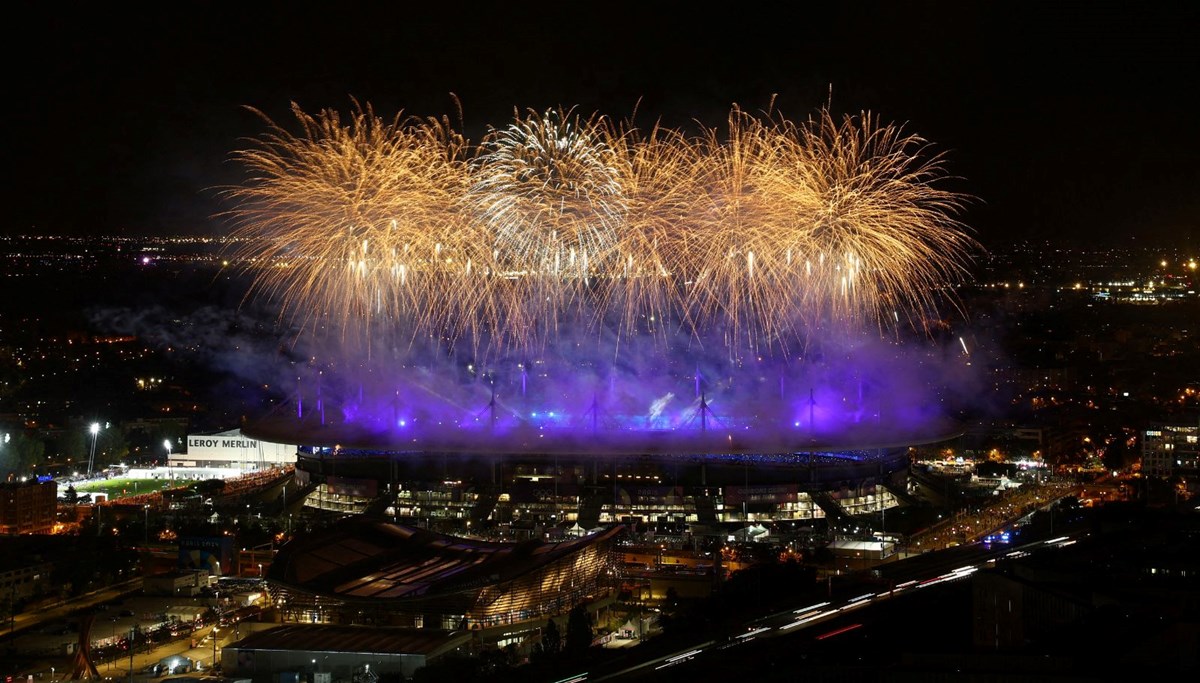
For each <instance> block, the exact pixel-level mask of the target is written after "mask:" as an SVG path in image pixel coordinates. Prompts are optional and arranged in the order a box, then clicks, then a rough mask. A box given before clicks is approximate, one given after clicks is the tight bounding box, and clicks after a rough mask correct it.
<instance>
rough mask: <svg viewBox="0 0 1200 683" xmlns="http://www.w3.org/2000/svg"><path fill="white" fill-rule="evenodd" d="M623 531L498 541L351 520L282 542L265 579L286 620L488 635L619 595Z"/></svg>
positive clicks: (366, 519)
mask: <svg viewBox="0 0 1200 683" xmlns="http://www.w3.org/2000/svg"><path fill="white" fill-rule="evenodd" d="M623 533H624V527H621V526H614V527H611V528H609V529H606V530H603V531H599V532H596V533H592V534H588V535H586V536H583V537H580V538H575V539H571V540H567V541H563V542H559V543H547V542H542V541H539V540H531V541H525V542H522V543H493V542H487V541H477V540H472V539H465V538H455V537H453V536H445V535H442V534H438V533H434V532H430V531H426V530H423V529H415V528H412V527H406V526H401V525H398V524H391V523H387V522H381V521H375V520H371V519H368V518H362V517H358V518H350V519H347V520H344V521H343V522H341V523H339V524H337V525H334V526H333V527H331V528H329V529H328V530H326V531H323V532H320V533H317V534H314V535H311V536H306V537H304V538H300V539H295V540H293V541H290V542H289V543H287V544H286V545H284V546H283V547H282V548H281V549H280V550H279V554H278V555H277V556H276V558H275V562H274V564H272V565H271V567H270V569H269V571H268V574H267V580H268V582H269V584H270V586H271V589H272V590H271V592H272V595H274V596H276V598H277V604H278V606H279V607H280V608H281V611H282V618H283V620H284V622H285V623H286V622H309V623H328V624H375V625H379V626H401V627H407V628H431V629H442V630H448V631H449V630H461V629H481V630H482V629H487V628H489V627H493V626H503V625H508V624H514V623H518V622H525V621H531V620H537V619H544V618H546V617H549V616H554V615H561V614H564V613H566V612H567V611H568V610H570V609H571V608H572V607H574V606H576V605H579V604H582V603H585V602H593V601H597V600H599V599H600V598H602V597H607V596H609V595H611V594H615V592H616V588H617V586H616V585H615V584H616V580H617V578H618V575H619V570H620V557H619V555H618V553H617V551H616V541H617V539H618V538H619V537H620V536H621V535H622V534H623Z"/></svg>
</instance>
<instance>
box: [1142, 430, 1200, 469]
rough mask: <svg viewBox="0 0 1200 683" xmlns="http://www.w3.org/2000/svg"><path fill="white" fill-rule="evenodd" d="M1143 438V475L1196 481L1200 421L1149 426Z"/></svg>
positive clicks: (1199, 459) (1198, 462)
mask: <svg viewBox="0 0 1200 683" xmlns="http://www.w3.org/2000/svg"><path fill="white" fill-rule="evenodd" d="M1143 437H1144V438H1143V439H1142V473H1143V474H1145V475H1146V476H1152V477H1175V476H1182V477H1184V478H1185V479H1189V480H1190V481H1192V482H1193V483H1194V482H1196V481H1198V479H1200V419H1195V420H1187V421H1183V420H1181V421H1176V422H1161V423H1158V424H1155V425H1151V426H1150V427H1148V428H1147V429H1146V430H1145V431H1144V432H1143Z"/></svg>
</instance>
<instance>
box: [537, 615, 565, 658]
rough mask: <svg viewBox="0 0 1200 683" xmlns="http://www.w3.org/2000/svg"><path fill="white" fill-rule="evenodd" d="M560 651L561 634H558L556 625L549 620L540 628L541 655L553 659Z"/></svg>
mask: <svg viewBox="0 0 1200 683" xmlns="http://www.w3.org/2000/svg"><path fill="white" fill-rule="evenodd" d="M561 649H562V634H560V633H559V632H558V624H555V623H554V620H553V619H551V620H549V621H547V622H546V625H545V626H543V627H542V653H543V654H545V655H549V656H551V657H553V656H554V655H556V654H558V651H559V650H561Z"/></svg>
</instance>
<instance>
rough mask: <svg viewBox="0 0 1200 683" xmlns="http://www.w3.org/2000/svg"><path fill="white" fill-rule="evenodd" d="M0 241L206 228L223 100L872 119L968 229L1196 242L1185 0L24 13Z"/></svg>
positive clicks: (991, 238)
mask: <svg viewBox="0 0 1200 683" xmlns="http://www.w3.org/2000/svg"><path fill="white" fill-rule="evenodd" d="M29 9H30V17H31V20H30V21H29V23H28V26H27V28H28V30H29V31H30V32H31V33H32V35H33V37H34V38H35V40H34V42H35V43H36V44H37V45H38V46H39V48H38V50H37V51H35V52H33V53H29V52H25V53H22V54H19V55H13V57H14V58H16V59H17V61H18V63H20V64H22V65H23V68H22V69H21V70H20V71H19V74H18V76H17V78H16V84H15V88H16V90H17V92H18V96H17V97H16V98H15V100H16V105H15V106H14V107H12V108H10V109H9V110H8V111H7V112H6V115H7V117H8V123H9V129H10V130H13V131H20V132H21V134H20V135H19V136H18V137H17V139H16V140H15V141H14V143H13V145H12V147H13V149H14V152H15V154H14V161H16V162H17V163H16V166H17V167H18V168H19V169H21V173H20V174H19V176H18V178H17V179H16V181H15V182H13V183H11V184H10V187H11V188H12V191H13V192H14V197H15V198H16V200H17V201H15V202H14V205H15V206H14V209H15V210H14V213H13V215H12V216H11V218H10V222H9V225H8V228H7V230H6V232H8V233H9V234H27V233H32V234H101V233H109V234H180V233H183V234H201V235H222V234H225V233H227V232H228V227H227V226H225V225H224V224H223V223H222V222H221V221H219V220H217V219H216V218H214V215H215V214H216V213H217V212H219V211H221V210H223V209H224V208H227V207H226V206H225V205H223V204H222V203H221V202H220V201H218V198H217V197H216V194H215V192H214V191H213V188H215V187H217V186H220V185H223V184H226V183H228V182H231V181H232V180H235V179H236V177H235V176H236V174H235V173H234V171H235V169H234V168H233V165H231V164H229V163H228V160H229V157H230V154H231V153H232V151H233V150H235V149H237V148H239V147H240V146H242V143H243V142H244V139H245V138H249V137H254V136H256V135H259V134H261V133H262V132H263V126H262V122H261V121H260V120H258V119H257V118H256V117H255V115H254V114H252V113H251V112H249V111H248V110H246V109H245V107H256V108H260V109H262V110H263V111H264V112H266V113H268V114H270V115H272V116H277V117H278V119H277V120H279V121H281V122H286V121H287V120H288V118H287V107H288V106H289V104H290V103H291V102H293V101H294V102H296V103H297V104H299V105H301V106H302V107H304V108H305V109H307V110H310V111H316V110H320V109H324V108H333V109H337V110H340V111H343V112H347V111H349V110H350V109H351V108H352V107H353V104H354V102H355V101H359V102H363V103H369V104H371V105H372V106H373V107H374V108H375V109H376V111H377V112H379V113H380V115H382V116H384V117H390V116H392V115H394V114H396V113H398V112H401V111H403V112H404V113H406V114H412V115H417V116H448V117H450V118H451V119H452V120H456V119H458V116H459V110H458V107H459V106H460V105H461V116H462V120H461V125H462V128H463V130H464V132H465V133H466V135H467V136H468V137H469V138H470V139H472V140H478V139H479V137H480V135H481V134H482V133H483V132H485V130H486V128H487V127H488V126H497V127H502V126H504V125H507V124H508V123H509V122H511V120H512V118H513V114H514V113H517V114H521V113H524V112H525V111H526V110H527V109H532V110H540V109H545V108H550V107H557V106H564V107H573V106H574V107H578V109H579V111H580V112H582V113H584V114H585V115H586V114H590V113H592V112H595V113H599V114H603V115H606V116H609V117H612V118H614V119H624V118H629V117H634V116H636V120H637V121H638V122H639V123H641V124H642V125H643V126H646V125H652V124H653V123H654V122H658V121H661V122H662V123H664V124H666V125H678V126H686V125H688V124H689V123H692V122H695V123H699V124H702V125H705V126H720V125H722V123H723V121H724V120H725V118H726V116H727V114H728V111H729V108H730V106H731V105H732V104H736V105H738V106H740V107H742V108H743V109H745V110H747V111H762V110H765V109H767V108H768V107H772V106H773V107H774V109H775V110H776V111H778V112H780V113H781V114H783V115H785V116H787V117H789V118H791V119H794V120H803V119H805V118H807V117H809V116H810V115H812V114H813V113H814V112H815V111H816V110H817V109H818V108H819V107H821V106H823V105H825V104H827V103H828V104H829V105H830V106H831V108H832V109H833V110H834V111H835V112H839V113H844V114H854V113H858V112H860V111H864V110H867V111H871V112H872V113H873V114H875V115H876V116H878V117H879V118H880V119H881V120H883V121H885V122H894V123H897V124H898V125H903V126H904V129H905V131H906V132H909V133H912V134H916V135H920V136H922V137H924V138H926V139H927V140H928V141H929V142H930V144H931V146H932V150H933V151H938V152H944V153H945V154H946V159H947V169H948V171H949V172H950V174H951V175H952V176H955V178H952V179H950V181H949V182H950V184H951V185H950V186H951V187H952V188H953V189H955V190H957V191H962V192H965V193H968V194H970V195H972V196H973V197H975V198H976V201H975V202H974V203H973V204H972V206H971V207H970V208H969V210H968V211H967V213H966V215H965V216H964V222H965V223H967V224H968V225H969V226H971V227H972V228H974V229H975V230H977V231H978V236H979V238H980V240H981V241H982V242H984V244H985V245H992V244H997V243H1001V242H1006V241H1009V240H1015V239H1025V238H1030V237H1039V236H1043V235H1045V234H1047V233H1051V234H1053V235H1056V236H1058V238H1060V239H1062V240H1065V241H1066V240H1071V239H1080V240H1082V239H1086V240H1089V241H1107V242H1114V243H1122V244H1124V243H1133V244H1139V243H1144V242H1145V241H1148V240H1159V241H1162V242H1171V243H1175V244H1179V245H1181V246H1189V245H1194V243H1195V240H1196V236H1195V228H1194V226H1195V225H1196V223H1197V221H1198V220H1200V207H1198V206H1197V203H1196V200H1195V198H1194V197H1193V196H1191V194H1190V193H1189V192H1188V190H1189V188H1191V187H1194V185H1195V181H1196V180H1197V177H1196V174H1197V171H1196V169H1195V167H1194V165H1193V164H1192V163H1191V161H1192V159H1194V158H1195V156H1196V152H1197V149H1198V146H1200V136H1198V134H1197V132H1196V131H1195V130H1194V129H1193V128H1192V127H1191V126H1189V125H1188V123H1189V121H1190V119H1191V114H1190V110H1191V104H1192V98H1193V96H1192V95H1191V93H1190V90H1189V88H1188V87H1187V84H1188V83H1189V81H1190V78H1191V76H1190V74H1191V73H1192V71H1193V70H1194V67H1195V65H1196V64H1197V59H1196V58H1197V48H1196V41H1190V40H1189V39H1188V37H1189V35H1190V34H1191V33H1192V32H1193V30H1194V28H1195V27H1196V25H1197V22H1196V12H1195V10H1192V9H1185V10H1177V9H1170V10H1168V9H1165V8H1154V7H1150V8H1144V7H1139V8H1134V7H1133V6H1132V5H1126V4H1124V3H1101V4H1096V3H1089V4H1087V5H1082V4H1079V5H1077V4H1074V3H1056V4H1051V5H1048V6H1047V5H1044V4H1039V5H1033V4H1029V5H1023V4H1018V5H1015V6H1014V5H1011V4H1008V5H1005V6H1003V7H983V6H969V7H956V6H950V5H949V4H945V3H916V4H907V5H904V6H891V5H883V4H878V5H875V4H872V5H867V6H865V7H864V6H856V7H855V8H826V9H805V10H804V11H805V13H804V14H795V15H793V14H792V13H791V12H793V11H794V10H780V11H777V10H773V9H771V10H768V9H766V8H761V9H756V8H753V7H752V8H748V9H746V10H745V11H743V12H742V13H741V14H737V15H721V16H720V17H713V16H709V15H703V14H697V13H690V14H689V13H684V12H681V11H678V10H677V9H676V8H674V7H671V6H666V5H655V6H651V7H649V8H646V7H634V6H630V7H622V6H606V8H605V14H604V15H600V14H589V13H588V12H587V11H586V10H575V9H565V10H562V11H560V12H558V13H556V14H554V15H553V16H545V15H543V14H541V13H530V12H527V11H525V10H522V9H519V8H510V7H506V8H504V11H503V12H487V11H483V12H480V13H479V14H476V15H470V16H462V17H453V18H450V17H446V16H445V15H444V14H443V13H442V12H441V11H440V8H436V7H416V8H414V7H406V8H404V9H403V10H402V11H395V10H390V11H389V10H384V9H379V8H356V9H355V11H352V12H347V13H345V14H343V15H340V16H324V15H321V16H318V15H315V14H305V13H303V12H297V11H295V10H294V8H289V9H288V10H287V11H284V10H283V9H282V7H281V6H275V5H273V4H266V5H259V6H256V7H252V8H249V9H246V8H239V7H235V6H233V5H222V4H220V3H218V4H216V5H213V4H201V3H194V4H187V3H185V4H181V5H180V4H177V5H173V6H172V7H171V8H170V9H164V10H156V11H152V12H150V13H139V14H137V15H136V16H131V15H126V16H122V15H121V14H120V13H113V12H111V11H99V10H88V9H79V8H77V9H76V11H74V12H73V13H72V14H71V15H70V16H54V15H51V14H49V13H46V12H45V10H39V9H36V8H33V7H30V8H29Z"/></svg>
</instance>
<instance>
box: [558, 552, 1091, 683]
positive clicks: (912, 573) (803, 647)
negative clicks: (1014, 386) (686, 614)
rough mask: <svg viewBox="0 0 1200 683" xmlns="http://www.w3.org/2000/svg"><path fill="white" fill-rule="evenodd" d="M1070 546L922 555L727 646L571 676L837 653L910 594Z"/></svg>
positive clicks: (670, 675)
mask: <svg viewBox="0 0 1200 683" xmlns="http://www.w3.org/2000/svg"><path fill="white" fill-rule="evenodd" d="M1073 542H1074V536H1073V535H1063V536H1060V537H1057V538H1053V539H1049V540H1039V541H1034V542H1030V543H1025V544H1019V545H1013V546H1010V545H984V544H976V545H972V546H960V547H955V548H951V549H949V550H946V551H938V552H930V553H925V554H923V555H921V556H918V557H914V558H911V559H909V560H903V561H900V562H896V563H893V564H890V565H887V566H886V570H887V571H886V572H881V579H880V580H879V581H876V583H875V585H868V584H861V585H859V587H858V589H857V590H855V591H852V592H853V594H849V593H848V594H844V595H837V594H836V593H835V594H834V595H832V596H831V597H830V598H829V599H827V600H819V601H817V602H814V603H812V604H810V605H806V606H804V607H801V608H798V609H792V610H787V611H784V612H780V613H776V614H772V615H768V616H765V617H760V618H757V619H754V620H751V621H748V622H746V623H744V624H743V625H742V633H741V634H740V635H737V636H734V637H733V638H730V639H729V640H728V641H725V642H715V641H712V640H701V639H697V641H696V642H695V643H693V644H690V645H687V646H683V647H679V648H676V649H675V650H674V651H673V652H671V653H668V654H663V655H659V656H653V655H650V656H648V657H647V658H645V659H643V660H642V661H637V662H633V663H631V662H629V660H628V659H627V660H625V661H624V662H622V668H620V669H619V670H613V671H605V670H602V669H598V670H595V671H591V672H579V674H578V675H577V676H576V677H574V678H575V680H577V681H615V680H639V679H643V678H647V677H653V678H654V679H655V680H656V681H662V680H685V679H691V680H713V678H712V674H713V672H714V671H717V670H728V669H730V668H733V669H736V668H737V662H742V661H743V660H745V659H746V658H747V657H750V658H754V659H756V660H757V659H760V658H762V657H768V658H770V657H774V658H776V659H780V658H792V657H793V656H795V657H798V656H799V654H800V653H805V655H806V656H807V655H808V654H810V653H811V654H813V655H814V656H816V655H818V654H819V652H820V651H821V650H825V649H830V648H835V649H836V648H841V647H842V646H841V643H843V642H845V641H847V640H852V639H855V638H867V637H869V634H870V632H871V630H872V629H871V627H872V625H873V624H875V623H882V622H881V619H880V615H881V613H883V612H884V611H888V612H891V613H896V611H897V609H901V608H899V607H897V605H898V604H899V603H901V602H905V601H906V598H908V597H909V596H918V595H920V596H922V597H923V598H924V599H926V600H929V599H932V600H934V601H945V600H949V599H950V598H949V597H947V596H951V595H957V596H958V597H957V598H953V599H961V593H962V592H963V589H964V587H969V585H970V582H969V581H968V579H969V578H970V576H971V575H972V574H974V573H975V572H977V571H979V570H980V569H983V568H985V567H987V566H990V565H991V564H992V563H993V562H994V561H995V560H997V559H999V558H1002V557H1006V556H1011V557H1016V556H1020V555H1022V554H1029V553H1040V552H1053V550H1054V549H1055V548H1059V547H1063V546H1065V545H1069V544H1071V543H1073ZM907 602H909V603H910V604H916V602H915V601H907ZM965 626H966V628H961V627H960V628H959V630H961V631H965V632H968V633H969V624H968V625H965ZM877 637H878V635H877ZM742 648H745V649H747V650H753V652H754V654H753V655H748V654H747V655H742V654H740V653H739V652H738V650H740V649H742ZM836 651H837V652H839V653H840V652H841V650H840V649H837V650H836ZM731 662H733V664H732V665H731ZM781 673H782V672H781Z"/></svg>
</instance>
